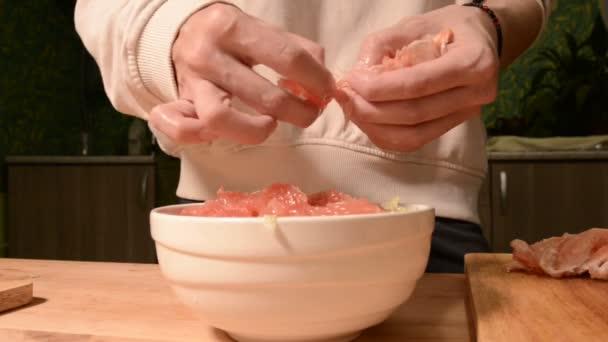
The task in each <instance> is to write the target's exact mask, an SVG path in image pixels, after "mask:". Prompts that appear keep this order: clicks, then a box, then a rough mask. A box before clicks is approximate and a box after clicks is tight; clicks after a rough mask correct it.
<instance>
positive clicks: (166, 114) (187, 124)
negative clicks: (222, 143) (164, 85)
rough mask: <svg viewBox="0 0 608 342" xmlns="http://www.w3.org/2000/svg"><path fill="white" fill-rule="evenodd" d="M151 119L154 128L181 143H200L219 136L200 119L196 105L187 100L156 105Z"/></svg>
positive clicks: (151, 113)
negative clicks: (210, 130) (209, 129)
mask: <svg viewBox="0 0 608 342" xmlns="http://www.w3.org/2000/svg"><path fill="white" fill-rule="evenodd" d="M149 121H150V124H151V125H152V126H153V127H154V128H156V129H157V130H159V131H161V132H162V133H163V134H165V135H166V136H168V137H169V138H171V139H172V140H173V141H175V142H177V143H180V144H200V143H204V142H209V141H212V140H214V139H216V138H217V136H216V135H215V134H213V133H211V132H209V131H208V130H207V129H206V127H205V126H204V125H203V123H202V122H201V121H200V120H199V119H198V117H197V116H196V110H195V108H194V105H193V104H192V103H191V102H189V101H186V100H177V101H173V102H169V103H164V104H161V105H158V106H156V107H154V108H153V109H152V111H151V112H150V116H149Z"/></svg>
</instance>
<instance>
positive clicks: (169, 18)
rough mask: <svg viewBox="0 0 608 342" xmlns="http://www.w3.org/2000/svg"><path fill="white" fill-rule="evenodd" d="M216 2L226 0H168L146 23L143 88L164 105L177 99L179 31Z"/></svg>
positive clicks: (141, 50)
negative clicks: (175, 61)
mask: <svg viewBox="0 0 608 342" xmlns="http://www.w3.org/2000/svg"><path fill="white" fill-rule="evenodd" d="M217 2H224V1H208V0H169V1H166V2H165V3H164V4H163V5H162V6H160V7H159V8H158V9H157V10H156V12H154V14H153V15H152V17H150V20H149V21H148V23H147V24H146V26H145V28H144V30H143V32H142V35H141V37H140V40H139V44H138V48H137V53H136V56H137V65H138V70H139V74H140V77H141V79H142V81H143V84H144V86H145V87H146V89H147V90H148V91H149V92H150V93H152V94H153V95H154V96H156V97H157V98H158V99H159V100H160V101H161V102H168V101H173V100H175V99H177V98H178V88H177V82H176V79H175V72H174V70H173V61H172V59H171V49H172V47H173V42H174V41H175V38H176V37H177V34H178V33H179V29H180V28H181V26H182V25H183V24H184V22H185V21H186V20H187V19H188V18H189V17H190V16H191V15H192V14H194V13H195V12H197V11H199V10H201V9H203V8H205V7H206V6H209V5H212V4H214V3H217Z"/></svg>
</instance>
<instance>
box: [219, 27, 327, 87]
mask: <svg viewBox="0 0 608 342" xmlns="http://www.w3.org/2000/svg"><path fill="white" fill-rule="evenodd" d="M225 49H226V50H228V51H230V52H232V53H234V54H236V55H237V56H239V57H240V58H242V59H244V60H253V61H255V62H256V63H258V64H264V65H266V66H267V67H269V68H271V69H273V70H275V71H276V72H278V73H280V74H282V75H283V76H285V77H286V78H288V79H291V80H293V81H297V82H298V83H300V84H302V85H303V86H304V87H305V88H306V89H307V90H309V91H310V92H312V93H313V94H314V95H316V96H317V97H320V98H328V97H331V95H332V94H333V91H334V79H333V76H332V75H331V73H330V72H329V71H328V70H327V69H326V68H325V66H324V65H323V64H322V63H320V62H319V61H318V60H317V59H316V58H315V57H313V55H312V54H311V53H310V52H309V51H308V50H307V49H306V48H305V47H303V46H302V45H301V44H299V43H298V42H297V41H295V40H293V39H291V36H290V35H287V34H285V33H284V32H282V31H280V30H278V29H276V28H273V27H271V26H269V25H266V24H261V23H260V22H259V21H256V20H246V21H245V22H244V23H243V25H242V26H240V28H239V29H238V31H237V32H236V33H235V35H234V36H233V39H232V42H226V44H225Z"/></svg>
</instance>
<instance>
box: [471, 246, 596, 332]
mask: <svg viewBox="0 0 608 342" xmlns="http://www.w3.org/2000/svg"><path fill="white" fill-rule="evenodd" d="M510 260H511V255H510V254H468V255H467V256H466V257H465V265H466V266H465V269H466V276H467V284H468V295H469V298H470V300H471V308H472V310H471V311H472V320H473V322H474V325H475V329H474V331H473V335H474V336H477V341H479V342H489V341H491V342H501V341H518V342H519V341H521V342H526V341H586V342H592V341H598V342H600V341H606V340H607V338H608V295H607V294H608V281H600V280H592V279H588V278H575V279H553V278H550V277H546V276H537V275H531V274H525V273H507V272H506V271H505V265H506V264H507V263H508V262H509V261H510Z"/></svg>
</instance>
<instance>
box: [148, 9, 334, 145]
mask: <svg viewBox="0 0 608 342" xmlns="http://www.w3.org/2000/svg"><path fill="white" fill-rule="evenodd" d="M323 54H324V51H323V49H322V48H321V47H320V46H319V45H317V44H316V43H314V42H311V41H309V40H307V39H305V38H302V37H300V36H296V35H294V34H292V33H289V32H286V31H283V30H281V29H279V28H276V27H273V26H270V25H268V24H266V23H264V22H262V21H261V20H259V19H257V18H254V17H251V16H249V15H247V14H246V13H243V12H242V11H241V10H239V9H237V8H236V7H233V6H230V5H226V4H214V5H211V6H209V7H207V8H205V9H202V10H201V11H199V12H197V13H195V14H194V15H192V16H191V17H190V18H189V19H188V20H187V21H186V23H184V25H183V26H182V28H181V30H180V32H179V35H178V37H177V39H176V41H175V43H174V44H173V56H172V58H173V64H174V67H175V73H176V77H177V82H178V87H179V96H180V99H179V100H178V101H175V102H171V103H167V104H162V105H159V106H157V107H156V108H154V109H153V110H152V112H151V114H150V123H151V124H152V125H153V126H154V127H155V128H157V129H158V130H160V131H162V132H163V133H164V134H166V135H167V136H169V137H170V138H172V139H173V140H175V141H176V142H178V143H201V142H208V141H211V140H214V139H216V138H219V137H222V138H226V139H229V140H233V141H236V142H238V143H243V144H256V143H260V142H262V141H264V140H265V139H266V138H267V137H268V136H269V135H270V134H271V133H272V131H273V130H274V129H275V127H276V121H277V120H279V121H284V122H287V123H290V124H293V125H296V126H299V127H306V126H308V125H310V124H312V123H313V122H314V121H315V119H316V118H317V116H318V115H319V112H320V110H319V106H317V105H315V104H313V103H310V102H307V101H303V100H301V99H299V98H298V97H296V96H294V95H291V94H290V93H289V92H288V91H286V90H285V89H282V88H281V87H278V86H276V85H274V84H273V83H272V82H270V81H268V80H267V79H265V78H263V77H262V76H260V75H259V74H257V73H256V72H254V71H253V70H252V67H253V66H255V65H258V64H263V65H265V66H267V67H269V68H271V69H273V70H275V71H276V72H278V73H279V74H281V75H283V76H285V77H286V78H287V79H289V80H291V81H295V82H297V83H298V84H299V85H301V86H303V87H304V88H305V89H306V90H307V91H309V92H310V93H312V94H313V95H314V96H315V97H317V98H320V99H326V98H329V97H331V96H333V94H334V92H335V90H334V89H335V88H334V87H335V83H334V82H335V81H334V79H333V77H332V75H331V73H330V72H329V71H328V70H327V69H326V68H325V67H324V65H323ZM233 97H237V98H238V99H239V100H240V101H242V102H243V103H245V104H247V105H248V106H249V107H251V108H253V109H254V110H255V111H257V112H258V113H259V114H260V115H250V114H247V113H243V112H241V111H239V110H238V109H236V108H235V107H233V106H232V99H233Z"/></svg>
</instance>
